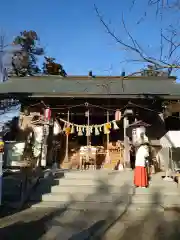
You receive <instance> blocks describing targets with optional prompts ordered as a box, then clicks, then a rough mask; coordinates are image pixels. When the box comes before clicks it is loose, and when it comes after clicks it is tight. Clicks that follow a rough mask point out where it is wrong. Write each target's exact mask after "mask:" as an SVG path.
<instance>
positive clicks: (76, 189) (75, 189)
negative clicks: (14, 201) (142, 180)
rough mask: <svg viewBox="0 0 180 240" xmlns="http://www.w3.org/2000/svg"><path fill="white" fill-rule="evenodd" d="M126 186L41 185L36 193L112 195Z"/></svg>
mask: <svg viewBox="0 0 180 240" xmlns="http://www.w3.org/2000/svg"><path fill="white" fill-rule="evenodd" d="M123 185H124V184H121V185H119V186H111V185H106V186H102V187H98V186H95V185H93V186H88V187H87V185H81V186H61V185H57V186H52V187H49V186H47V185H44V184H43V185H39V186H38V187H37V189H36V191H35V192H37V193H66V192H68V193H72V194H73V193H88V194H93V193H96V192H97V191H99V192H102V193H103V192H107V193H108V194H111V193H119V192H120V190H121V188H122V187H123Z"/></svg>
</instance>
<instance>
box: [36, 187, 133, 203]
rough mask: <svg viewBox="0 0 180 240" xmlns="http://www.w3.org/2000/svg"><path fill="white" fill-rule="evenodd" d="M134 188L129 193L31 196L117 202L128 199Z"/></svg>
mask: <svg viewBox="0 0 180 240" xmlns="http://www.w3.org/2000/svg"><path fill="white" fill-rule="evenodd" d="M132 191H133V190H132V189H129V192H128V193H126V194H125V193H122V192H121V191H119V193H114V194H108V193H107V192H106V193H104V194H103V193H102V194H101V193H98V192H96V193H94V194H89V193H77V194H76V193H74V194H71V193H68V192H65V193H47V194H44V195H39V194H33V195H32V196H31V201H55V202H56V201H60V202H66V201H67V202H70V201H88V202H89V201H90V202H115V201H127V198H128V197H129V195H130V194H132Z"/></svg>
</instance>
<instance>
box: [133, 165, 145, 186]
mask: <svg viewBox="0 0 180 240" xmlns="http://www.w3.org/2000/svg"><path fill="white" fill-rule="evenodd" d="M134 185H135V186H136V187H147V186H148V175H147V169H146V168H145V167H141V166H136V167H135V170H134Z"/></svg>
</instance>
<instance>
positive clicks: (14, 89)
mask: <svg viewBox="0 0 180 240" xmlns="http://www.w3.org/2000/svg"><path fill="white" fill-rule="evenodd" d="M8 93H9V94H29V95H33V96H52V97H53V96H59V97H76V96H77V97H98V98H101V97H102V98H106V97H108V96H109V97H111V98H113V97H114V98H118V97H119V98H122V97H124V96H127V95H130V96H131V97H133V96H136V97H137V96H140V95H161V96H166V97H167V98H168V97H169V98H180V84H179V83H176V81H175V78H173V77H172V78H163V77H128V78H122V77H111V76H104V77H103V76H102V77H94V78H91V77H88V76H85V77H83V76H79V77H78V76H68V77H66V78H62V77H59V76H39V77H21V78H20V77H19V78H17V77H12V78H9V80H8V81H7V82H4V83H0V94H8Z"/></svg>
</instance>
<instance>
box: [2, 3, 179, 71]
mask: <svg viewBox="0 0 180 240" xmlns="http://www.w3.org/2000/svg"><path fill="white" fill-rule="evenodd" d="M94 2H95V3H96V4H97V6H98V7H99V9H100V11H101V12H102V13H103V15H104V16H105V19H106V20H107V21H108V22H109V20H110V21H111V23H110V24H111V27H112V29H114V30H115V32H116V34H117V35H118V36H120V37H121V39H122V40H124V41H126V42H128V41H129V39H128V36H127V35H126V34H125V31H124V29H123V27H122V24H121V19H122V12H123V14H124V19H125V22H126V24H127V27H128V29H129V31H130V32H131V33H132V35H133V36H134V37H135V38H136V39H137V40H138V42H139V43H140V44H141V46H142V47H143V49H144V50H145V51H146V52H147V54H148V55H151V56H155V57H157V56H158V55H159V50H160V47H159V42H160V38H159V35H160V34H159V29H160V22H159V21H158V19H157V18H156V17H155V9H154V8H147V6H146V4H145V3H146V1H145V0H137V5H136V6H135V7H134V8H133V10H131V11H130V6H131V2H132V0H126V1H125V0H124V1H123V0H114V1H110V0H94ZM94 2H93V1H92V0H76V1H75V0H53V1H47V0H44V1H42V0H36V1H35V0H31V1H29V2H26V1H23V0H6V1H5V0H2V1H1V14H0V27H1V28H2V29H3V30H4V31H5V32H6V35H7V36H8V39H9V41H11V39H12V38H13V37H14V36H16V35H17V34H18V33H19V32H20V31H22V30H35V31H36V32H37V33H38V35H39V36H40V39H41V44H42V46H45V47H46V53H47V55H50V56H52V57H55V58H56V59H57V60H58V61H59V62H60V63H62V64H63V65H64V68H65V70H66V71H67V72H68V74H73V75H76V74H78V75H86V74H87V73H88V71H89V70H92V71H93V72H94V73H95V74H97V75H99V74H102V75H106V74H111V75H119V74H120V73H121V71H122V69H123V68H124V69H125V70H126V72H128V73H129V72H134V71H136V70H137V69H138V68H140V67H142V66H143V65H144V64H135V63H128V64H127V62H126V63H125V62H123V63H122V61H124V60H126V59H134V58H137V56H135V55H134V54H131V53H130V52H127V51H124V49H123V48H122V46H120V45H118V44H116V42H115V41H114V40H113V39H112V38H111V37H110V36H109V35H108V34H107V33H106V31H105V29H104V28H103V26H102V24H101V23H100V22H99V20H98V18H97V16H96V13H95V11H94V8H93V3H94ZM145 11H147V16H146V18H145V20H144V21H142V22H141V24H137V22H138V20H139V19H141V17H142V16H143V15H144V12H145ZM170 14H171V15H170ZM170 19H172V21H175V14H174V15H173V17H172V13H166V14H165V17H164V19H163V26H167V24H168V22H169V20H170Z"/></svg>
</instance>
